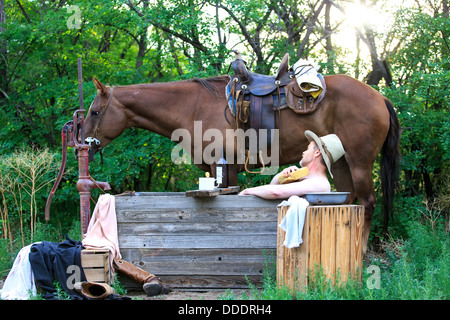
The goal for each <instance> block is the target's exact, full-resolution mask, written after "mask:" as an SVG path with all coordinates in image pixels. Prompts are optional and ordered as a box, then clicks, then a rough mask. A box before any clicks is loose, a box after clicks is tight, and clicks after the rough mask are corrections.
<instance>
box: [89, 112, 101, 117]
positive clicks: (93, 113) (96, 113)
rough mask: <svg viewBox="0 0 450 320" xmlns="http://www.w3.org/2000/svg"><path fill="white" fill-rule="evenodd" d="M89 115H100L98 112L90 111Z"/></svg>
mask: <svg viewBox="0 0 450 320" xmlns="http://www.w3.org/2000/svg"><path fill="white" fill-rule="evenodd" d="M91 114H92V115H93V116H98V115H99V114H100V112H98V111H91Z"/></svg>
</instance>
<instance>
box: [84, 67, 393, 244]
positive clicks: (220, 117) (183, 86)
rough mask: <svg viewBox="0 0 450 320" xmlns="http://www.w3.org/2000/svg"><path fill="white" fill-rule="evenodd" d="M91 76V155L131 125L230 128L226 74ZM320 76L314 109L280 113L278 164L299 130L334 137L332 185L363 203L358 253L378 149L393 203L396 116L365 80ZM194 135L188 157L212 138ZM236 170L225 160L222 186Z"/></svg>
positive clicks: (293, 156) (293, 159)
mask: <svg viewBox="0 0 450 320" xmlns="http://www.w3.org/2000/svg"><path fill="white" fill-rule="evenodd" d="M93 81H94V83H95V86H96V88H97V91H98V94H97V96H96V98H95V99H94V101H93V102H92V104H91V106H90V108H89V110H88V113H87V115H86V118H85V136H86V137H89V136H90V137H94V138H96V139H98V140H99V141H100V144H98V145H96V144H93V147H92V148H91V151H92V154H93V153H95V152H96V151H98V150H99V149H100V148H104V147H105V146H107V145H108V144H109V143H110V142H111V141H112V140H113V139H115V138H116V137H118V136H119V135H120V134H122V133H123V131H124V130H125V129H126V128H130V127H138V128H144V129H147V130H150V131H152V132H155V133H158V134H160V135H163V136H165V137H168V138H170V137H171V135H172V133H173V132H174V130H176V129H179V128H184V129H186V130H187V132H189V133H190V134H191V137H194V135H195V134H197V135H198V132H197V133H195V132H194V131H195V128H194V123H197V124H198V123H199V122H197V121H201V124H202V132H201V134H203V133H204V132H205V131H206V130H207V129H210V128H214V129H218V130H220V131H221V132H222V133H223V137H226V132H225V131H226V130H227V129H234V128H235V124H234V122H233V121H229V122H228V120H231V119H233V116H232V115H231V113H230V110H229V109H228V108H227V101H226V97H225V87H226V85H227V83H228V81H229V77H228V76H220V77H213V78H208V79H193V80H186V81H175V82H168V83H153V84H138V85H129V86H114V87H107V86H104V85H103V84H102V83H101V82H100V81H98V80H97V79H94V80H93ZM293 81H295V80H293ZM325 82H326V87H327V92H326V96H325V98H324V99H323V101H322V103H321V105H320V106H319V107H318V109H317V110H316V111H315V112H314V113H311V114H308V115H299V114H296V113H294V112H293V111H292V110H290V109H285V110H282V111H281V112H280V124H281V126H280V131H279V148H280V154H281V155H282V156H281V157H280V161H279V165H285V164H293V163H297V162H298V161H299V160H300V159H301V156H302V151H304V150H305V149H306V147H307V144H308V141H307V140H306V138H305V136H304V131H305V130H311V131H313V132H315V133H316V134H317V135H318V136H323V135H326V134H329V133H335V134H337V135H338V136H339V137H340V139H341V141H342V144H343V146H344V149H345V151H346V152H345V157H342V158H341V159H340V160H338V161H337V162H336V163H335V164H334V165H333V167H332V172H333V176H334V184H335V187H336V189H337V190H338V191H350V192H351V194H350V196H349V197H348V199H347V202H348V203H355V202H356V201H357V200H358V203H359V204H361V205H363V206H365V219H364V220H365V221H364V231H363V247H364V252H365V250H366V249H367V240H368V236H369V232H370V227H371V221H372V215H373V211H374V208H375V204H376V198H375V193H374V187H373V178H372V168H373V164H374V162H375V161H376V159H377V157H378V154H379V153H380V151H382V159H381V168H382V171H383V174H382V177H381V178H382V182H383V186H384V189H383V191H384V192H383V193H384V202H385V203H386V204H390V203H391V202H392V195H393V193H394V181H395V179H394V177H395V173H396V168H397V165H398V158H399V152H398V144H399V124H398V119H397V116H396V114H395V111H394V109H393V107H392V105H391V103H390V102H389V101H388V100H387V99H385V98H384V97H383V96H382V95H381V94H380V93H378V92H377V91H375V90H374V89H372V88H371V87H369V86H367V85H366V84H364V83H362V82H360V81H358V80H355V79H353V78H351V77H349V76H345V75H330V76H326V77H325ZM227 119H228V120H227ZM230 123H231V124H230ZM193 140H194V139H192V140H191V143H190V150H188V151H189V152H190V153H191V155H193V154H195V153H196V152H202V151H203V150H204V149H205V148H206V147H207V146H208V145H209V144H210V143H211V140H209V141H208V139H203V140H202V143H196V144H195V143H194V141H193ZM225 140H226V139H225ZM224 145H226V148H227V152H228V149H229V148H230V145H231V146H234V147H235V145H234V142H233V143H231V142H230V141H224ZM227 154H228V153H227ZM227 160H229V159H227ZM228 162H230V161H228ZM196 165H197V166H198V167H199V168H200V169H202V170H204V171H210V172H212V173H213V174H214V173H215V168H214V165H211V164H208V163H205V162H202V163H197V164H196ZM256 166H257V165H256ZM256 166H254V167H256ZM243 170H244V165H243V164H242V163H238V162H237V161H236V162H234V164H231V165H229V168H228V183H229V185H237V173H238V172H241V171H243Z"/></svg>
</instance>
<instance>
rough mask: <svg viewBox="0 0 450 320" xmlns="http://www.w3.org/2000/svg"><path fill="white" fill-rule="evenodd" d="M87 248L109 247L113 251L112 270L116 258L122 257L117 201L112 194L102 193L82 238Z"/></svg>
mask: <svg viewBox="0 0 450 320" xmlns="http://www.w3.org/2000/svg"><path fill="white" fill-rule="evenodd" d="M82 244H83V247H84V248H85V249H108V250H109V252H110V253H111V259H110V260H111V261H110V262H111V270H114V268H112V262H113V260H114V258H119V259H121V258H122V256H121V255H120V249H119V240H118V235H117V220H116V201H115V198H114V196H112V195H110V194H102V195H100V197H99V198H98V202H97V205H96V206H95V208H94V212H93V214H92V217H91V221H90V222H89V226H88V228H87V232H86V234H85V236H84V239H83V240H82Z"/></svg>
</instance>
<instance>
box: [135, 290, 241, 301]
mask: <svg viewBox="0 0 450 320" xmlns="http://www.w3.org/2000/svg"><path fill="white" fill-rule="evenodd" d="M244 292H245V290H228V291H225V290H213V291H186V290H176V289H175V290H173V291H171V292H169V293H168V294H164V295H158V296H154V297H148V296H147V295H146V294H145V292H144V291H128V293H127V297H131V298H133V299H138V300H220V299H221V297H224V296H227V295H230V294H231V295H232V297H233V299H235V300H239V299H242V294H243V293H244Z"/></svg>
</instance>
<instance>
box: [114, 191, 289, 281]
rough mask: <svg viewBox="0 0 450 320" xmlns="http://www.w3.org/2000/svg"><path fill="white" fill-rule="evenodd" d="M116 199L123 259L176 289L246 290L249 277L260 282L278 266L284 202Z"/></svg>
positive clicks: (157, 196) (175, 196)
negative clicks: (280, 215)
mask: <svg viewBox="0 0 450 320" xmlns="http://www.w3.org/2000/svg"><path fill="white" fill-rule="evenodd" d="M115 200H116V214H117V227H118V234H119V246H120V252H121V254H122V257H123V259H125V260H126V261H129V262H131V263H133V264H135V265H136V266H138V267H140V268H142V269H144V270H146V271H148V272H150V273H153V274H155V275H156V276H158V277H160V278H161V280H162V281H164V282H165V283H167V284H169V285H171V286H172V287H174V288H181V289H225V288H248V283H247V281H246V279H245V277H247V278H248V279H249V280H250V281H251V282H252V283H254V284H259V283H260V281H261V280H262V272H263V269H264V268H265V264H266V263H268V262H269V263H274V262H275V254H276V247H277V218H278V214H277V205H278V204H279V203H280V202H281V201H280V200H264V199H261V198H258V197H255V196H238V195H217V196H215V197H206V198H198V197H187V196H186V195H185V193H183V192H182V193H138V194H137V196H131V195H126V196H116V198H115ZM270 260H271V262H270ZM123 280H124V281H122V279H121V281H122V282H123V283H124V284H125V286H126V287H128V288H133V287H136V288H139V287H140V286H139V285H137V284H133V283H132V282H131V281H127V280H126V279H123Z"/></svg>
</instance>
